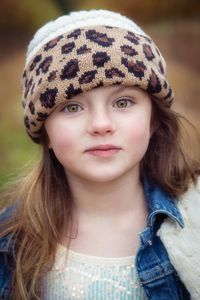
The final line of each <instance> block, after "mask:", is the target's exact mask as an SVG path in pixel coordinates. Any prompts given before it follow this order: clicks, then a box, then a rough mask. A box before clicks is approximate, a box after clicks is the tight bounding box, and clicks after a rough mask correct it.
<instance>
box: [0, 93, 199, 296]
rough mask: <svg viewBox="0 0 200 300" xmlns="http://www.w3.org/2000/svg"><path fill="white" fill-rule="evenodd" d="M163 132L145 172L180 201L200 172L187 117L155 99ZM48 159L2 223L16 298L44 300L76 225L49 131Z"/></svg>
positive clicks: (45, 149) (153, 145)
mask: <svg viewBox="0 0 200 300" xmlns="http://www.w3.org/2000/svg"><path fill="white" fill-rule="evenodd" d="M152 101H153V104H154V105H153V107H154V118H156V119H157V121H158V128H157V130H155V132H154V133H153V134H152V137H151V140H150V144H149V147H148V150H147V152H146V154H145V157H144V158H143V160H142V162H141V174H145V176H147V177H149V178H151V179H152V180H153V181H154V182H155V183H157V184H158V185H159V186H160V187H162V188H163V189H164V190H165V191H167V192H168V193H169V194H171V195H172V196H174V197H177V196H179V195H181V194H183V193H184V192H185V191H186V190H187V189H188V187H189V185H190V184H191V183H192V182H193V183H196V180H197V176H198V174H199V170H200V162H199V159H198V158H196V159H195V158H194V157H191V156H190V154H189V153H187V152H186V151H185V150H184V146H183V143H182V140H183V139H182V130H181V127H182V123H181V122H182V121H181V120H182V118H181V117H180V116H178V115H177V114H176V113H175V112H173V111H172V110H171V109H169V108H167V107H164V106H163V105H162V104H160V102H159V101H158V100H156V99H154V98H153V99H152ZM41 144H42V149H43V155H42V158H41V160H40V161H39V162H38V164H37V165H36V166H35V167H34V168H33V170H32V172H31V173H30V174H29V175H28V176H26V177H25V178H24V180H22V181H21V183H20V185H19V186H18V188H17V191H16V193H15V197H16V199H17V201H16V208H15V213H14V214H13V215H12V217H11V218H9V220H7V221H6V222H4V224H1V227H0V236H5V235H7V234H10V233H12V236H13V242H14V248H15V256H14V265H15V268H14V273H13V276H12V287H11V288H12V294H13V298H14V299H16V300H21V299H23V300H24V299H41V298H42V295H41V279H42V277H43V276H44V275H45V273H46V272H47V271H48V270H50V269H51V266H52V265H53V262H54V258H55V253H56V247H57V243H58V241H59V237H60V234H61V232H62V230H63V229H64V228H65V229H66V228H69V232H70V226H71V224H72V222H73V220H72V215H71V204H72V197H71V195H70V190H69V186H68V183H67V179H66V176H65V172H64V169H63V167H62V165H61V164H60V163H59V161H58V160H57V158H56V157H55V155H54V153H53V151H52V150H50V149H48V147H47V142H46V136H45V133H44V134H43V137H42V138H41Z"/></svg>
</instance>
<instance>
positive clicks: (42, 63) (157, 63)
mask: <svg viewBox="0 0 200 300" xmlns="http://www.w3.org/2000/svg"><path fill="white" fill-rule="evenodd" d="M113 84H122V85H126V86H138V87H141V88H142V89H144V90H146V91H147V92H148V93H149V94H151V95H154V96H156V97H157V98H159V99H160V100H161V101H162V102H163V103H164V104H165V105H166V106H170V105H171V102H172V100H173V92H172V90H171V88H170V86H169V84H168V82H167V79H166V66H165V61H164V59H163V57H162V55H161V53H160V51H159V50H158V48H157V47H156V45H155V44H154V42H153V41H152V40H151V39H150V38H148V37H145V36H142V35H138V34H135V33H133V32H130V31H127V30H124V29H120V28H117V27H111V26H90V27H89V26H88V27H84V28H78V29H76V30H73V31H71V32H67V33H65V34H62V35H59V36H57V37H56V38H54V39H53V40H51V41H49V42H48V43H46V44H45V45H44V46H43V47H42V48H41V49H40V50H39V51H38V52H37V53H36V55H35V56H34V57H33V58H32V60H31V61H30V62H29V63H28V65H27V66H26V67H25V70H24V73H23V78H22V87H23V101H22V103H23V108H24V124H25V126H26V130H27V132H28V134H29V135H30V137H31V138H32V139H33V141H35V142H36V143H39V142H40V134H41V129H42V126H43V123H44V121H45V119H46V118H47V117H48V116H49V114H50V113H51V112H52V111H53V110H54V109H55V108H56V107H57V106H58V105H60V104H61V103H63V102H66V101H67V99H70V98H72V97H73V96H75V95H78V94H80V93H83V92H86V91H89V90H91V89H93V88H96V87H99V86H109V85H113Z"/></svg>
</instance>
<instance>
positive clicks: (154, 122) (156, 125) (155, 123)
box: [150, 118, 160, 136]
mask: <svg viewBox="0 0 200 300" xmlns="http://www.w3.org/2000/svg"><path fill="white" fill-rule="evenodd" d="M159 126H160V122H159V121H158V119H157V118H154V120H152V122H151V127H150V134H151V136H152V134H153V133H154V132H155V131H156V130H157V129H158V128H159Z"/></svg>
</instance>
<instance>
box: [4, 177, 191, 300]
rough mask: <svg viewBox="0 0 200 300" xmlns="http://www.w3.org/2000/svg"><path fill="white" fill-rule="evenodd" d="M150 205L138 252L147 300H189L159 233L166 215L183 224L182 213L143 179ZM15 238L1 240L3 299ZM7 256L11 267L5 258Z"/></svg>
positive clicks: (7, 291) (6, 296) (6, 293)
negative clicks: (13, 239)
mask: <svg viewBox="0 0 200 300" xmlns="http://www.w3.org/2000/svg"><path fill="white" fill-rule="evenodd" d="M144 191H145V195H146V200H147V207H148V220H147V227H146V229H145V230H144V231H143V232H141V233H140V248H139V250H138V252H137V255H136V269H137V273H138V277H139V281H140V283H141V285H142V287H143V289H144V292H145V295H146V298H147V299H148V300H189V299H190V295H189V293H188V291H187V290H186V288H185V286H184V285H183V283H182V282H181V281H180V279H179V277H178V274H177V273H176V271H175V269H174V268H173V266H172V265H171V263H170V261H169V257H168V254H167V251H166V249H165V247H164V245H163V244H162V242H161V240H160V238H159V237H158V236H157V235H156V233H157V230H158V228H159V227H160V225H161V223H162V222H163V220H164V218H165V217H167V216H169V217H170V218H171V219H172V220H174V221H175V222H178V223H179V225H180V226H181V227H184V222H183V219H182V216H181V214H180V212H179V210H178V208H177V206H176V205H175V202H174V199H172V198H171V197H169V195H168V194H166V193H165V192H164V191H163V190H161V189H160V188H159V187H158V186H156V185H154V184H153V183H152V182H150V181H147V180H145V181H144ZM12 212H13V207H10V208H8V209H7V210H6V211H5V212H4V213H2V214H1V215H0V222H1V221H3V220H4V219H6V218H8V217H9V216H10V215H11V214H12ZM13 251H14V249H13V244H12V237H10V236H6V237H4V238H1V239H0V299H6V300H8V299H12V296H11V288H10V281H11V276H12V257H13ZM4 255H6V256H7V258H8V259H7V260H8V263H9V265H10V266H11V268H9V267H8V266H7V265H6V263H5V261H4Z"/></svg>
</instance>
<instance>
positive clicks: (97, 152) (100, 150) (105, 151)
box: [86, 145, 120, 157]
mask: <svg viewBox="0 0 200 300" xmlns="http://www.w3.org/2000/svg"><path fill="white" fill-rule="evenodd" d="M119 151H120V148H119V147H116V146H114V145H98V146H95V147H92V148H90V149H88V150H86V152H88V153H89V154H91V155H94V156H99V157H110V156H112V155H114V154H115V153H117V152H119Z"/></svg>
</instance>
